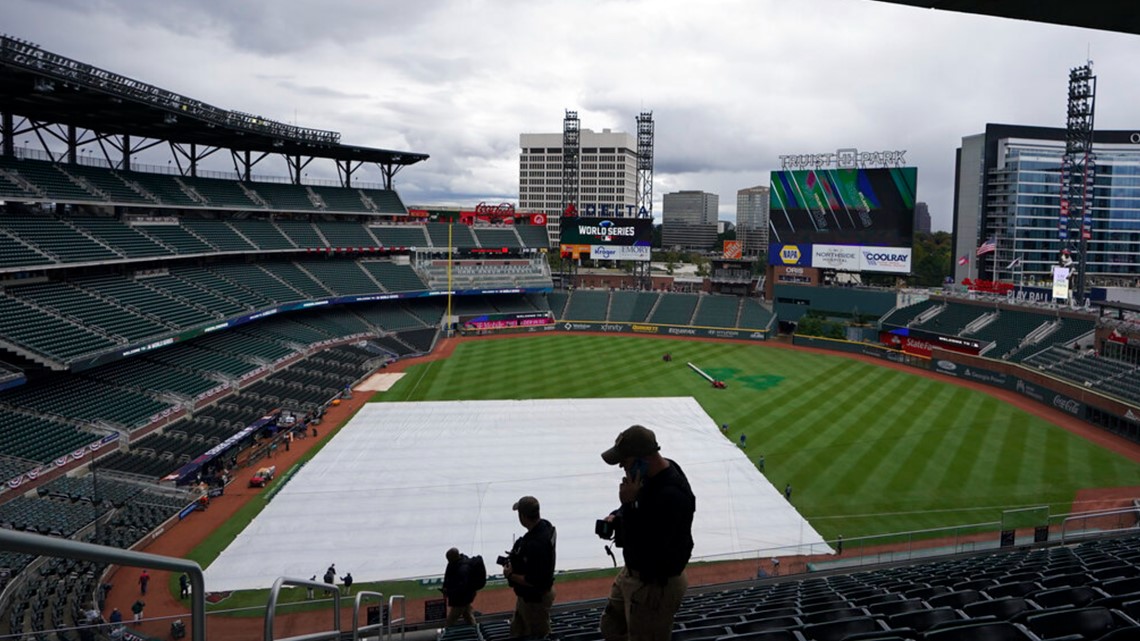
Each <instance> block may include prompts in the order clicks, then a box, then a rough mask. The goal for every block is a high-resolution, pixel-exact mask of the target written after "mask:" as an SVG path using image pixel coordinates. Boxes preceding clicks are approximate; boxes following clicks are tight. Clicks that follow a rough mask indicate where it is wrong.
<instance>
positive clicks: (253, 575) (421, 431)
mask: <svg viewBox="0 0 1140 641" xmlns="http://www.w3.org/2000/svg"><path fill="white" fill-rule="evenodd" d="M634 423H640V424H642V425H645V426H646V427H649V428H651V429H653V430H654V431H655V432H656V433H657V442H658V444H659V445H660V446H661V452H662V454H663V455H664V456H666V457H667V458H670V459H673V460H675V461H677V463H678V464H679V465H680V466H681V468H682V469H683V470H684V471H685V474H686V475H687V476H688V477H689V482H690V484H691V485H692V487H693V493H694V494H695V495H696V497H697V513H696V517H695V519H694V522H693V540H694V542H695V548H694V550H693V556H694V558H696V557H713V556H715V557H717V558H722V559H723V558H752V557H755V552H754V551H755V550H758V549H771V548H776V547H784V546H797V545H799V546H810V545H818V544H822V542H823V540H822V538H821V537H820V536H819V534H818V533H816V531H815V530H814V529H812V527H811V525H810V524H808V523H807V521H805V520H804V519H803V518H802V517H800V515H799V514H798V513H797V512H796V511H795V509H794V508H793V507H792V506H791V505H790V504H788V502H787V501H785V500H784V497H783V493H782V491H780V490H777V489H776V488H775V487H773V486H772V485H771V484H770V483H769V482H768V481H767V479H765V478H764V476H763V475H761V474H760V472H759V471H758V470H757V469H756V467H755V466H754V465H753V463H752V462H751V461H749V460H748V459H747V457H746V456H745V455H744V453H743V451H742V450H740V449H739V448H738V447H736V445H734V444H733V443H730V442H729V440H728V439H727V438H725V437H724V436H723V435H722V434H721V433H720V429H719V427H718V426H717V423H716V422H715V421H713V420H712V419H711V418H710V417H709V416H708V415H707V414H705V412H704V410H703V409H702V408H701V406H700V405H699V404H698V403H697V402H696V401H695V400H694V399H692V398H623V399H560V400H528V401H452V402H429V403H370V404H368V405H366V406H365V407H364V408H363V409H361V411H360V412H359V413H357V414H356V416H355V417H353V419H352V421H351V422H349V424H348V425H346V426H344V427H343V428H342V429H341V430H340V432H339V433H337V435H336V436H335V437H334V438H333V440H332V441H331V442H329V443H328V444H326V445H325V447H324V449H322V450H321V451H320V452H319V453H318V454H317V455H316V456H315V457H314V458H313V459H312V460H310V461H309V462H308V464H306V465H305V466H304V467H303V468H301V469H300V470H299V471H298V472H297V474H296V475H295V476H294V477H293V478H292V479H291V480H289V481H288V483H287V484H286V485H285V487H284V488H283V489H282V490H281V491H280V492H278V493H277V495H276V496H274V497H273V499H272V501H271V502H270V503H269V505H268V506H267V507H266V508H265V510H264V511H262V512H261V514H260V515H258V516H257V518H256V519H254V521H253V522H252V523H250V524H249V526H248V527H246V528H245V530H244V531H243V532H242V533H241V534H240V535H238V537H237V539H235V540H234V542H233V543H232V544H230V546H229V547H227V548H226V549H225V550H224V551H223V552H222V554H221V555H220V556H219V557H218V559H217V560H215V561H214V562H213V563H211V564H210V566H209V567H208V568H207V569H206V589H207V590H210V591H225V590H242V589H255V588H266V587H269V586H271V585H272V584H273V582H274V580H276V579H277V578H278V577H281V576H289V577H296V578H308V577H310V576H312V575H313V574H316V575H317V577H318V580H320V577H321V575H322V574H324V571H325V569H326V568H327V567H328V566H329V564H333V563H335V564H336V569H337V571H338V573H339V575H340V576H343V575H344V574H345V573H346V572H352V576H353V578H354V579H355V580H356V581H357V582H362V581H374V580H384V579H397V578H411V577H423V576H437V575H440V574H442V573H443V569H444V566H445V565H446V561H445V560H444V552H446V551H447V549H448V548H450V547H452V546H455V547H458V548H459V549H460V551H462V552H464V553H466V554H482V555H483V557H484V558H485V559H486V560H487V564H488V570H489V571H491V572H494V571H495V570H496V569H497V568H495V567H494V565H493V561H494V559H495V557H496V556H497V555H499V554H502V553H503V552H504V551H505V550H507V549H509V548H510V547H511V542H512V541H513V540H514V539H515V538H516V537H518V536H520V535H521V534H522V533H523V528H522V526H521V525H519V522H518V518H517V514H516V513H515V512H513V511H512V510H511V505H512V504H513V503H514V502H515V501H516V500H517V499H518V498H519V497H520V496H523V495H526V494H531V495H534V496H536V497H538V499H539V502H540V503H541V505H542V516H543V517H544V518H546V519H548V520H550V522H551V523H553V524H554V526H555V527H556V528H558V550H557V554H558V569H560V570H569V569H581V568H597V567H610V565H611V561H610V559H609V558H608V557H607V556H606V554H605V551H604V550H603V547H602V545H603V542H602V541H601V540H599V539H598V538H597V537H596V536H595V535H594V521H595V520H596V519H598V518H600V517H603V516H605V515H606V514H608V513H609V512H610V511H611V510H612V509H614V508H616V507H617V506H618V498H617V488H618V482H619V480H620V479H621V474H622V473H621V470H620V469H619V468H617V467H610V466H608V465H606V464H605V462H604V461H602V459H601V453H602V451H603V450H605V449H607V448H608V447H610V446H611V445H613V442H614V438H615V437H616V436H617V434H618V433H619V432H620V431H621V430H623V429H625V428H626V427H629V426H630V425H632V424H634ZM821 548H823V549H828V548H826V547H824V546H822V545H819V546H817V547H816V549H815V551H816V552H818V551H819V550H820V549H821ZM798 551H799V550H796V549H786V550H783V551H782V553H784V554H793V553H797V552H798ZM803 551H804V552H806V551H807V549H806V547H805V548H804V550H803ZM750 552H751V553H750ZM617 553H618V554H619V559H618V561H619V563H620V561H621V560H620V551H618V552H617ZM338 583H339V579H338Z"/></svg>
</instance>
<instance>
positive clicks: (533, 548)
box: [496, 496, 558, 639]
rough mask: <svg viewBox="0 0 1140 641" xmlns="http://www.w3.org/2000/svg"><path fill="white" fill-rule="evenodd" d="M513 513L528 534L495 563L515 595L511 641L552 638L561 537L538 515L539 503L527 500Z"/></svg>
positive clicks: (520, 500) (524, 498)
mask: <svg viewBox="0 0 1140 641" xmlns="http://www.w3.org/2000/svg"><path fill="white" fill-rule="evenodd" d="M511 509H513V510H515V511H516V512H518V513H519V523H521V524H522V526H523V527H525V528H526V534H524V535H522V536H521V537H519V539H518V540H516V541H515V544H514V546H513V547H512V548H511V551H510V553H509V555H508V556H505V557H504V556H500V557H499V558H498V559H496V562H497V563H498V564H499V565H502V566H503V578H505V579H506V580H507V583H508V584H509V585H510V586H511V588H513V589H514V591H515V597H516V599H515V613H514V616H512V617H511V638H513V639H518V638H539V637H545V636H548V635H549V634H550V607H551V606H552V605H553V604H554V548H555V544H556V543H557V539H558V533H557V531H555V529H554V526H553V525H551V524H550V521H547V520H546V519H544V518H542V517H541V515H540V514H539V507H538V499H536V498H534V497H533V496H524V497H522V498H521V499H519V500H518V501H516V502H515V504H514V505H513V506H511Z"/></svg>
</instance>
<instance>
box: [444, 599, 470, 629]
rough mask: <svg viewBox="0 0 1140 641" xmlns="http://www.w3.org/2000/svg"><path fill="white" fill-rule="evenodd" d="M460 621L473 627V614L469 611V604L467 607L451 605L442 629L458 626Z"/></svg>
mask: <svg viewBox="0 0 1140 641" xmlns="http://www.w3.org/2000/svg"><path fill="white" fill-rule="evenodd" d="M460 621H463V622H464V623H468V624H471V625H475V614H474V613H473V612H472V610H471V604H470V603H468V604H467V605H453V606H451V607H450V608H448V609H447V620H446V621H444V622H443V627H445V628H450V627H451V626H453V625H456V624H458V623H459V622H460Z"/></svg>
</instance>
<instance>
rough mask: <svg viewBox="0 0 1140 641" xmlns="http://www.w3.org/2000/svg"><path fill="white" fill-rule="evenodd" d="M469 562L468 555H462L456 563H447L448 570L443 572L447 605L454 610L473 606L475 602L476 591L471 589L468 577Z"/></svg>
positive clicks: (444, 594)
mask: <svg viewBox="0 0 1140 641" xmlns="http://www.w3.org/2000/svg"><path fill="white" fill-rule="evenodd" d="M467 561H468V558H467V555H466V554H460V555H459V558H458V559H456V560H455V561H448V562H447V569H446V570H444V572H443V596H444V598H446V599H447V605H449V606H451V607H453V608H454V607H463V606H465V605H471V602H472V601H474V600H475V590H473V589H471V587H470V586H471V582H470V580H469V578H468V576H467Z"/></svg>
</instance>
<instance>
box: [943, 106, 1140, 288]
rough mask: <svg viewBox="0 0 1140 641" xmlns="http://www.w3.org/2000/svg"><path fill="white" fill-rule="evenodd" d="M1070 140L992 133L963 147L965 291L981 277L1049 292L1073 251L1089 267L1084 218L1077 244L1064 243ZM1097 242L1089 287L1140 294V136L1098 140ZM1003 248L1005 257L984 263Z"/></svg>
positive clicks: (1073, 238)
mask: <svg viewBox="0 0 1140 641" xmlns="http://www.w3.org/2000/svg"><path fill="white" fill-rule="evenodd" d="M1064 141H1065V130H1064V129H1059V128H1045V127H1022V126H1012V125H992V124H991V125H987V127H986V133H985V134H979V135H976V136H969V137H967V138H963V140H962V147H961V148H959V150H958V162H957V167H956V170H957V172H956V190H955V203H954V245H955V252H956V256H955V257H956V258H960V257H966V258H968V264H966V265H961V264H959V263H960V262H961V260H956V261H955V277H956V280H957V281H958V282H961V280H962V279H963V278H967V277H973V278H982V279H987V280H1002V281H1006V282H1015V283H1024V284H1040V283H1046V282H1049V281H1051V279H1052V276H1051V274H1052V267H1053V266H1054V265H1056V264H1058V260H1059V258H1060V255H1061V251H1062V250H1063V249H1069V251H1070V252H1071V256H1072V258H1073V261H1074V267H1075V266H1076V264H1079V262H1080V255H1079V250H1080V237H1081V230H1080V224H1081V217H1080V215H1079V213H1078V212H1073V213H1072V214H1071V216H1070V218H1069V221H1070V222H1069V232H1068V234H1067V236H1068V238H1067V239H1062V238H1061V234H1060V233H1059V226H1060V221H1061V218H1060V213H1061V159H1062V157H1063V156H1064V153H1065V142H1064ZM1093 153H1094V160H1095V173H1094V176H1093V181H1092V183H1093V189H1092V199H1091V201H1089V202H1088V203H1087V205H1086V206H1087V207H1090V208H1091V213H1092V227H1091V237H1090V238H1089V239H1088V240H1087V244H1086V257H1085V258H1086V261H1085V262H1086V275H1087V277H1088V279H1089V280H1088V285H1135V284H1136V282H1137V280H1138V279H1140V134H1137V133H1135V132H1131V131H1098V132H1096V133H1095V135H1094V141H1093ZM990 239H993V240H994V241H995V243H996V246H997V250H996V251H995V252H992V253H988V254H984V255H983V256H977V255H976V250H977V248H978V247H979V246H980V245H981V244H982V243H984V242H985V241H987V240H990Z"/></svg>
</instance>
